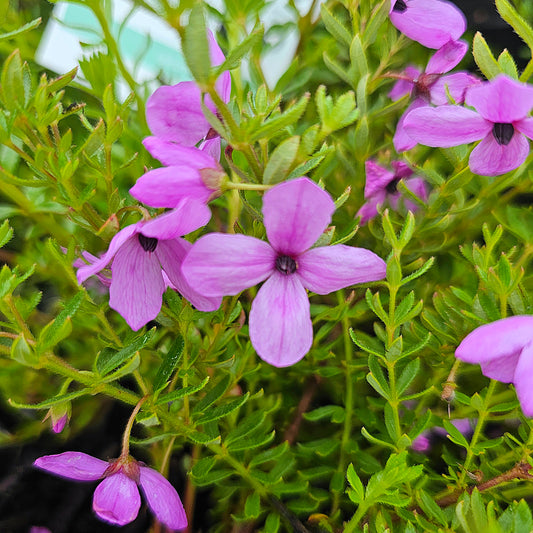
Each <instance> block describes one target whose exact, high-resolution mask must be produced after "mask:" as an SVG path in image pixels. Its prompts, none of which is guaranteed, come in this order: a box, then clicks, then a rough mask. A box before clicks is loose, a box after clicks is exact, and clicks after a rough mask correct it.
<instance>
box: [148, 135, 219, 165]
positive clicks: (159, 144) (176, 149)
mask: <svg viewBox="0 0 533 533" xmlns="http://www.w3.org/2000/svg"><path fill="white" fill-rule="evenodd" d="M143 144H144V147H145V148H146V149H147V150H148V151H149V152H150V154H151V155H152V156H153V157H155V158H156V159H158V160H159V161H161V163H163V165H165V166H167V167H190V168H193V169H196V170H200V169H202V168H216V169H220V165H219V164H218V163H217V162H216V161H215V159H213V157H211V156H210V155H209V154H208V153H206V152H205V151H204V150H200V149H199V148H196V147H195V146H182V145H181V144H176V143H175V142H171V141H165V140H163V139H160V138H159V137H146V138H145V139H144V140H143ZM219 155H220V154H219Z"/></svg>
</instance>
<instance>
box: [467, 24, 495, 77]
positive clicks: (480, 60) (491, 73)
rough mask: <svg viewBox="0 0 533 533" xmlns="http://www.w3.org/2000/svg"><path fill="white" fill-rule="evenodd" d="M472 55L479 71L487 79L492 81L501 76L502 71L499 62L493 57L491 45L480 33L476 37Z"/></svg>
mask: <svg viewBox="0 0 533 533" xmlns="http://www.w3.org/2000/svg"><path fill="white" fill-rule="evenodd" d="M472 53H473V54H474V60H475V61H476V64H477V66H478V67H479V70H481V72H482V73H483V74H484V75H485V77H486V78H487V79H489V80H491V79H492V78H495V77H496V76H497V75H498V74H500V72H501V70H500V66H499V65H498V62H497V61H496V59H495V58H494V56H493V55H492V52H491V51H490V48H489V45H488V44H487V42H486V41H485V39H484V38H483V35H481V33H479V32H476V34H475V35H474V42H473V46H472Z"/></svg>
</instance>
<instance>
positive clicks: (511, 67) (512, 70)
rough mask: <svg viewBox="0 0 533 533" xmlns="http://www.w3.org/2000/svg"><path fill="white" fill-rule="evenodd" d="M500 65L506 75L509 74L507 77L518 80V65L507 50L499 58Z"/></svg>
mask: <svg viewBox="0 0 533 533" xmlns="http://www.w3.org/2000/svg"><path fill="white" fill-rule="evenodd" d="M498 65H499V66H500V69H501V71H502V72H503V73H504V74H507V76H509V77H511V78H513V79H515V80H517V79H518V70H517V69H516V63H515V62H514V59H513V57H512V56H511V54H510V53H509V50H507V48H506V49H505V50H504V51H503V52H502V53H501V54H500V55H499V56H498Z"/></svg>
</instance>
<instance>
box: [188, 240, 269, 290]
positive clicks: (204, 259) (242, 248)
mask: <svg viewBox="0 0 533 533" xmlns="http://www.w3.org/2000/svg"><path fill="white" fill-rule="evenodd" d="M275 261H276V253H275V252H274V250H273V249H272V248H271V246H270V245H269V244H268V243H266V242H264V241H261V240H259V239H255V238H254V237H248V236H247V235H228V234H223V233H210V234H209V235H205V236H204V237H201V238H200V239H198V240H197V241H196V243H195V244H194V245H193V247H192V248H191V250H190V252H189V253H188V254H187V257H186V258H185V260H184V261H183V265H182V272H183V275H184V277H185V279H186V280H187V282H188V283H189V284H190V286H191V287H192V288H193V289H194V290H196V291H198V292H200V293H202V294H204V295H206V296H226V295H234V294H239V293H240V292H241V291H243V290H244V289H247V288H248V287H252V286H253V285H256V284H257V283H260V282H261V281H263V280H265V279H266V278H267V277H268V276H269V275H270V274H271V273H272V272H273V270H274V268H275Z"/></svg>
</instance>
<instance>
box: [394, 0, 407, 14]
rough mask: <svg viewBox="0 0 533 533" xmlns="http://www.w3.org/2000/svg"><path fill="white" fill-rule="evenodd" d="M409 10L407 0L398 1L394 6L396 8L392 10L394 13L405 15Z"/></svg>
mask: <svg viewBox="0 0 533 533" xmlns="http://www.w3.org/2000/svg"><path fill="white" fill-rule="evenodd" d="M406 9H407V4H406V3H405V0H396V3H395V4H394V7H393V8H392V10H393V11H396V13H403V12H404V11H405V10H406Z"/></svg>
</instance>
